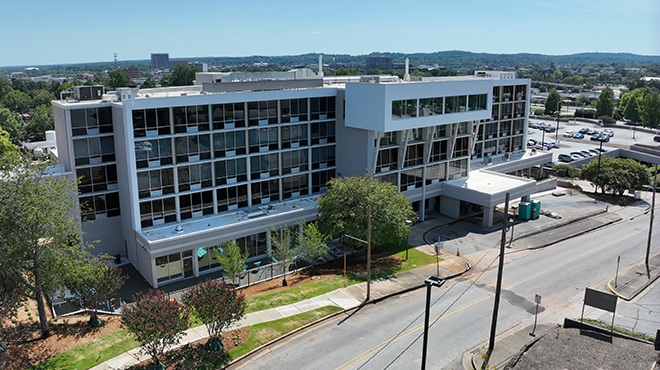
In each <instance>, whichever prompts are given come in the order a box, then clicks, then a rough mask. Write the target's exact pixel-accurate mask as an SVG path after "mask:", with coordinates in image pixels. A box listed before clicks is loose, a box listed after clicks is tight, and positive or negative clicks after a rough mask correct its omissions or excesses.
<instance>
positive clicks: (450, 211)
mask: <svg viewBox="0 0 660 370" xmlns="http://www.w3.org/2000/svg"><path fill="white" fill-rule="evenodd" d="M440 213H441V214H443V215H445V216H447V217H451V218H456V219H457V218H459V217H460V215H461V201H460V200H458V199H455V198H450V197H446V196H443V197H442V200H441V201H440Z"/></svg>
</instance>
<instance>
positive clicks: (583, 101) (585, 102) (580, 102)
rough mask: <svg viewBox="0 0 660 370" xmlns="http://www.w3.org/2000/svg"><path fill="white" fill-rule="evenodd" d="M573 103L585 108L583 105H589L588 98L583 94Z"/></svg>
mask: <svg viewBox="0 0 660 370" xmlns="http://www.w3.org/2000/svg"><path fill="white" fill-rule="evenodd" d="M575 103H576V104H577V105H580V106H585V105H590V104H591V101H590V100H589V97H588V96H587V94H585V93H581V94H579V95H578V96H577V98H576V99H575Z"/></svg>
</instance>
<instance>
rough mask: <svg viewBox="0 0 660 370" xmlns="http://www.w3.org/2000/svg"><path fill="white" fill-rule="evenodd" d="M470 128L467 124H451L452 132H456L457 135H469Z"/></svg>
mask: <svg viewBox="0 0 660 370" xmlns="http://www.w3.org/2000/svg"><path fill="white" fill-rule="evenodd" d="M456 125H458V129H457V128H456ZM469 130H470V128H469V126H468V123H467V122H460V123H452V124H451V132H452V133H454V132H456V135H464V134H468V133H469Z"/></svg>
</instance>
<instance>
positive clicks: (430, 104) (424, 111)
mask: <svg viewBox="0 0 660 370" xmlns="http://www.w3.org/2000/svg"><path fill="white" fill-rule="evenodd" d="M443 107H444V102H443V99H442V98H426V99H419V116H420V117H423V116H435V115H437V114H442V113H443V111H442V109H443Z"/></svg>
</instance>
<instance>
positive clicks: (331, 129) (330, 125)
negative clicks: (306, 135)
mask: <svg viewBox="0 0 660 370" xmlns="http://www.w3.org/2000/svg"><path fill="white" fill-rule="evenodd" d="M311 125H312V145H316V144H326V143H334V142H335V123H334V122H313V123H312V124H311Z"/></svg>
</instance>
